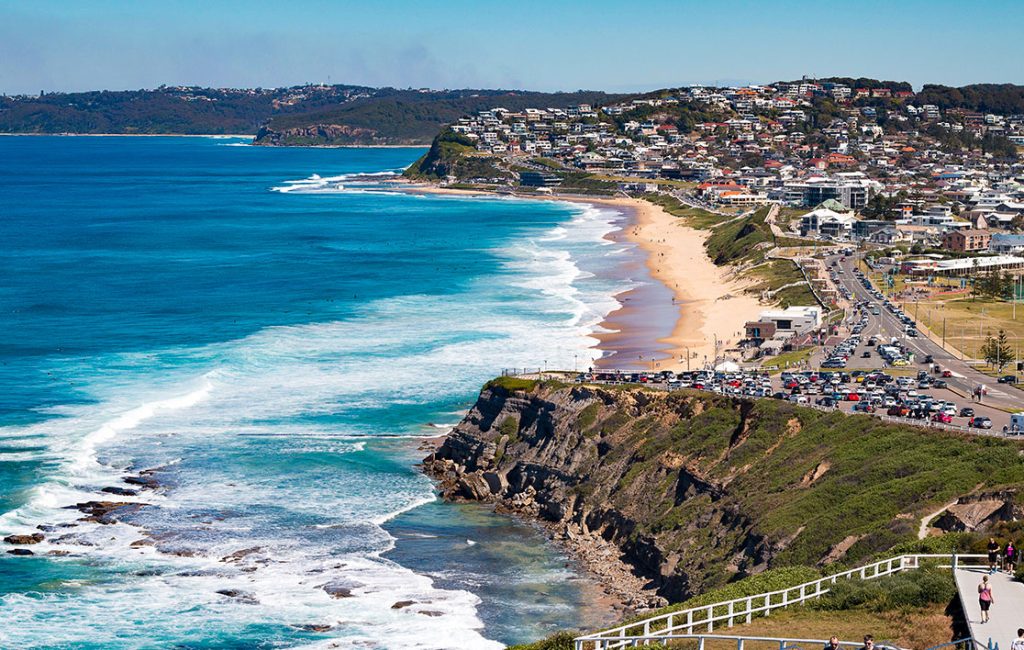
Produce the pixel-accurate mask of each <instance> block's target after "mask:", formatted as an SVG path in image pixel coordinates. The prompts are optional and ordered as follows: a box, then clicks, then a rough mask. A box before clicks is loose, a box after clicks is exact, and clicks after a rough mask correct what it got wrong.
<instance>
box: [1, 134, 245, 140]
mask: <svg viewBox="0 0 1024 650" xmlns="http://www.w3.org/2000/svg"><path fill="white" fill-rule="evenodd" d="M0 137H8V138H32V137H60V138H224V139H233V138H255V137H256V134H255V133H0Z"/></svg>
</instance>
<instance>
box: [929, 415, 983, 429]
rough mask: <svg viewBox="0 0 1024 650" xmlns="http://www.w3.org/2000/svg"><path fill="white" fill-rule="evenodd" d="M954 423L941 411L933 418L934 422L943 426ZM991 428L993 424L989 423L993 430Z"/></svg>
mask: <svg viewBox="0 0 1024 650" xmlns="http://www.w3.org/2000/svg"><path fill="white" fill-rule="evenodd" d="M952 421H953V418H952V417H951V416H950V415H949V414H948V413H943V412H942V411H939V412H938V413H936V414H935V415H933V416H932V422H941V423H942V424H949V423H950V422H952ZM991 426H992V424H991V423H989V428H991Z"/></svg>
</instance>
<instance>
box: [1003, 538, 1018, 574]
mask: <svg viewBox="0 0 1024 650" xmlns="http://www.w3.org/2000/svg"><path fill="white" fill-rule="evenodd" d="M1003 555H1004V556H1005V557H1006V570H1007V572H1009V574H1010V575H1013V566H1014V565H1015V564H1016V563H1017V549H1016V548H1015V547H1014V545H1013V540H1011V541H1009V542H1006V549H1005V550H1004V551H1003Z"/></svg>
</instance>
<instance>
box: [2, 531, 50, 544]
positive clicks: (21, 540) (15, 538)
mask: <svg viewBox="0 0 1024 650" xmlns="http://www.w3.org/2000/svg"><path fill="white" fill-rule="evenodd" d="M43 539H44V538H43V534H42V533H32V534H31V535H8V536H7V537H4V542H6V543H7V544H20V545H25V544H38V543H39V542H41V541H43Z"/></svg>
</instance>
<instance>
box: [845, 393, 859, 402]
mask: <svg viewBox="0 0 1024 650" xmlns="http://www.w3.org/2000/svg"><path fill="white" fill-rule="evenodd" d="M846 401H847V402H859V401H860V395H858V394H857V393H847V395H846Z"/></svg>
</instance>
